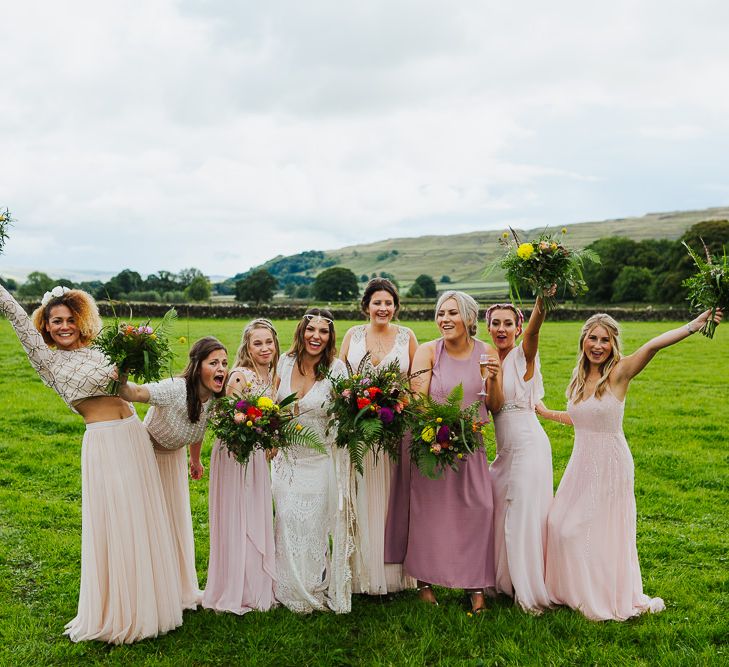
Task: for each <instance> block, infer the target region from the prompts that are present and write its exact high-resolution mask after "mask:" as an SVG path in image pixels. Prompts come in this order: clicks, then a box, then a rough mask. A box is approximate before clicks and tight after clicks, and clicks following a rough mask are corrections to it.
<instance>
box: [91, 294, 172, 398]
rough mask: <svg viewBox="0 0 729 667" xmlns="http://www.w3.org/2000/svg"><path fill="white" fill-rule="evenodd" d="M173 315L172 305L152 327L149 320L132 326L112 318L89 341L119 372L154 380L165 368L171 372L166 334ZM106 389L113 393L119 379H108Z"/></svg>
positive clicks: (170, 355)
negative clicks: (92, 339) (110, 322)
mask: <svg viewBox="0 0 729 667" xmlns="http://www.w3.org/2000/svg"><path fill="white" fill-rule="evenodd" d="M176 319H177V312H176V311H175V309H174V308H170V310H168V311H167V312H166V313H165V315H164V317H163V318H162V320H161V321H160V323H159V324H158V325H157V326H156V327H155V328H153V327H151V326H149V320H147V322H145V323H144V324H140V325H139V326H138V327H135V326H133V325H131V324H127V323H126V322H120V321H119V319H118V318H115V319H114V321H113V323H112V324H111V325H109V326H106V327H104V328H103V329H102V331H101V333H100V334H99V335H98V336H97V337H96V339H95V340H94V342H93V344H92V345H93V347H94V348H96V349H97V350H100V351H101V352H103V353H104V354H105V355H106V357H107V358H108V359H109V361H110V362H111V363H112V364H114V365H115V366H116V367H117V369H118V372H119V376H123V375H130V376H131V377H133V378H134V380H135V381H137V382H140V383H145V382H157V381H158V380H159V379H160V378H161V377H162V373H163V372H164V371H165V370H167V371H168V372H169V374H170V375H172V360H173V358H174V353H173V352H172V348H171V346H170V341H169V339H168V337H169V334H170V331H171V330H172V326H173V323H174V321H175V320H176ZM107 391H108V392H109V393H110V394H116V393H117V392H118V391H119V380H112V381H111V382H110V383H109V387H108V388H107Z"/></svg>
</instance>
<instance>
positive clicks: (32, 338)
mask: <svg viewBox="0 0 729 667" xmlns="http://www.w3.org/2000/svg"><path fill="white" fill-rule="evenodd" d="M0 311H2V312H3V314H4V315H5V316H6V317H7V318H8V320H9V321H10V324H12V326H13V329H15V333H16V335H17V336H18V340H19V341H20V344H21V345H22V346H23V349H24V350H25V353H26V354H27V355H28V360H29V361H30V363H31V365H32V366H33V368H35V370H36V371H37V373H38V375H40V376H41V378H42V379H43V382H45V383H46V384H48V385H51V384H52V382H53V377H52V373H51V370H50V363H51V360H52V359H53V351H52V350H51V349H50V348H49V347H48V345H46V342H45V341H44V340H43V336H41V335H40V332H39V331H38V329H36V328H35V327H34V326H33V322H32V321H31V319H30V317H28V313H26V312H25V311H24V310H23V308H22V307H21V305H20V304H19V303H18V302H17V301H16V300H15V299H14V298H13V297H12V295H11V294H10V292H8V291H7V290H6V289H5V288H4V287H3V286H2V285H0Z"/></svg>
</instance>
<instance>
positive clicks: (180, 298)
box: [162, 290, 187, 303]
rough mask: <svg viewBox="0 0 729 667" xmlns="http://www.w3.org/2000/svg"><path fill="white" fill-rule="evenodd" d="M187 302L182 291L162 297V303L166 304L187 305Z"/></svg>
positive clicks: (166, 293) (175, 291)
mask: <svg viewBox="0 0 729 667" xmlns="http://www.w3.org/2000/svg"><path fill="white" fill-rule="evenodd" d="M186 300H187V297H186V296H185V293H184V292H182V291H180V290H172V291H170V292H165V293H164V294H163V295H162V301H163V302H164V303H185V301H186Z"/></svg>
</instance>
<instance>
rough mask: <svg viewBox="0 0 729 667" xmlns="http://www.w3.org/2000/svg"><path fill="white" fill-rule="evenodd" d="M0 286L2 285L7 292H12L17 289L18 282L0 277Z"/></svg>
mask: <svg viewBox="0 0 729 667" xmlns="http://www.w3.org/2000/svg"><path fill="white" fill-rule="evenodd" d="M0 285H2V286H3V287H4V288H5V289H6V290H8V291H9V292H14V291H15V290H16V289H18V282H17V281H16V280H14V279H13V278H3V277H2V276H0Z"/></svg>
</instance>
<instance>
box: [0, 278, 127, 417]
mask: <svg viewBox="0 0 729 667" xmlns="http://www.w3.org/2000/svg"><path fill="white" fill-rule="evenodd" d="M0 310H1V311H2V312H3V313H4V314H5V316H6V317H7V318H8V320H9V321H10V324H12V326H13V329H15V333H16V334H17V336H18V340H20V344H21V345H22V346H23V348H24V349H25V353H26V354H27V355H28V360H29V361H30V363H31V365H32V366H33V368H35V370H36V372H37V373H38V375H40V377H41V380H43V383H44V384H46V385H47V386H48V387H50V388H51V389H53V390H54V391H55V392H56V393H57V394H58V395H59V396H60V397H61V398H62V399H63V400H64V401H65V402H66V404H67V405H68V406H69V407H70V408H71V410H73V411H74V412H78V411H77V410H76V409H75V407H74V405H76V404H78V403H80V402H81V401H83V400H84V399H86V398H91V397H93V396H106V395H107V394H106V387H107V385H108V384H109V381H110V380H111V379H112V374H113V373H114V371H115V368H114V366H113V365H111V364H110V363H109V360H108V359H107V358H106V357H105V356H104V355H103V354H102V353H101V352H99V351H98V350H94V349H91V348H88V347H82V348H79V349H77V350H54V349H52V348H50V347H48V345H46V342H45V341H44V340H43V336H41V334H40V332H39V331H38V330H37V329H36V328H35V327H34V326H33V322H32V321H31V319H30V317H28V314H27V313H26V312H25V311H24V310H23V309H22V308H21V306H20V304H19V303H18V302H17V301H16V300H15V299H14V298H13V297H12V295H11V294H10V293H9V292H8V291H7V290H6V289H5V288H4V287H3V286H2V285H0Z"/></svg>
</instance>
